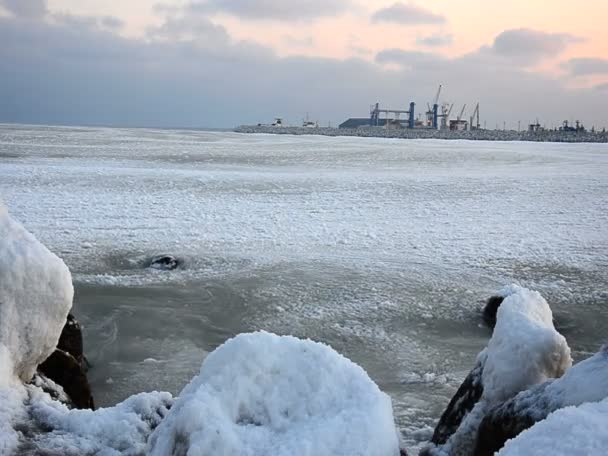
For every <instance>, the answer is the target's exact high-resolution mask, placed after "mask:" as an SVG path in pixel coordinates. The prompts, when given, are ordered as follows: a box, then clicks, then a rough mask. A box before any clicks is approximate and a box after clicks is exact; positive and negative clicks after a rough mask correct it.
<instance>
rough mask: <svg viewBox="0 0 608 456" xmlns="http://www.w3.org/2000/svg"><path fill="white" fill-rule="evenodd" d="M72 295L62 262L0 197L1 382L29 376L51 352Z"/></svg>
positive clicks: (63, 322)
mask: <svg viewBox="0 0 608 456" xmlns="http://www.w3.org/2000/svg"><path fill="white" fill-rule="evenodd" d="M73 295H74V289H73V287H72V277H71V274H70V271H69V270H68V268H67V266H66V265H65V264H64V263H63V261H62V260H61V259H59V258H58V257H57V256H56V255H54V254H53V253H51V252H50V251H49V250H48V249H47V248H46V247H45V246H43V245H42V244H41V243H40V242H38V240H37V239H36V238H35V237H34V236H33V235H32V234H31V233H29V232H28V231H27V230H25V228H23V227H22V226H21V225H20V224H19V223H17V222H16V221H14V220H13V219H12V218H11V217H10V216H9V215H8V211H7V210H6V208H5V207H4V206H3V205H2V204H1V203H0V347H2V346H4V347H5V348H6V351H5V353H8V358H9V359H7V360H3V366H2V368H0V374H2V377H4V378H0V386H1V385H2V384H3V383H7V382H9V381H12V380H11V379H12V378H18V379H20V380H21V381H22V382H24V383H27V382H29V381H30V380H31V379H32V377H33V375H34V373H35V372H36V367H37V366H38V365H39V364H40V363H42V362H43V361H44V360H45V359H46V358H48V357H49V355H51V353H53V350H55V347H56V346H57V341H58V339H59V335H60V334H61V330H62V328H63V326H64V324H65V321H66V317H67V315H68V312H69V311H70V308H71V307H72V298H73ZM0 351H2V350H0ZM8 364H10V367H7V365H8Z"/></svg>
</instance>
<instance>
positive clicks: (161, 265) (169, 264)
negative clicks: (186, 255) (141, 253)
mask: <svg viewBox="0 0 608 456" xmlns="http://www.w3.org/2000/svg"><path fill="white" fill-rule="evenodd" d="M181 263H182V262H181V260H179V259H177V258H175V257H174V256H172V255H158V256H155V257H153V258H152V259H151V260H150V263H149V264H148V267H149V268H152V269H160V270H163V271H172V270H173V269H177V267H178V266H179V265H180V264H181Z"/></svg>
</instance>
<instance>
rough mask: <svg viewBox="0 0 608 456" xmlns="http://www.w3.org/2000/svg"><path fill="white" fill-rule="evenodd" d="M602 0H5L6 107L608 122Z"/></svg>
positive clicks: (195, 120)
mask: <svg viewBox="0 0 608 456" xmlns="http://www.w3.org/2000/svg"><path fill="white" fill-rule="evenodd" d="M606 20H608V1H606V0H579V1H577V2H576V3H573V2H572V1H571V0H568V1H565V0H534V1H530V0H501V1H499V0H459V1H458V2H454V1H453V0H434V1H433V2H422V1H418V0H416V1H409V0H405V1H393V0H388V1H385V0H376V1H363V0H289V1H286V0H121V1H111V0H0V43H1V44H0V122H17V123H42V124H61V125H64V124H66V125H115V126H149V127H212V128H213V127H222V128H229V127H233V126H236V125H239V124H253V123H259V122H262V123H266V122H270V121H272V119H273V118H274V117H283V118H285V119H286V120H287V121H288V122H289V123H291V124H299V123H301V122H302V119H303V118H304V117H305V116H306V115H308V116H309V117H310V119H312V120H317V121H319V123H320V124H321V125H327V124H331V125H337V124H338V123H340V122H342V121H343V120H345V119H346V118H348V117H367V116H368V115H369V108H370V105H372V104H373V103H376V102H379V103H380V104H381V106H382V107H386V108H391V109H405V108H406V107H407V106H408V105H409V102H410V101H414V102H416V104H417V109H418V111H419V112H421V111H422V110H425V108H426V105H427V103H429V102H432V101H433V99H434V98H435V94H436V92H437V88H438V86H439V84H441V85H442V86H443V89H442V94H441V99H440V101H441V102H442V103H449V104H452V103H453V104H454V111H453V112H454V113H456V112H459V111H460V110H461V109H462V107H463V105H465V104H466V108H465V111H464V112H465V114H464V115H465V116H468V115H470V114H471V113H472V111H473V108H474V106H475V104H476V103H479V104H480V115H481V123H482V125H486V126H487V127H488V128H495V127H496V126H497V125H498V126H499V128H502V127H503V125H506V126H507V128H517V127H518V124H521V125H522V128H525V125H527V124H528V123H531V122H534V121H536V120H537V119H538V121H539V122H540V123H541V124H542V125H545V126H547V127H549V128H551V127H554V126H559V125H561V123H562V121H564V120H569V121H570V122H573V121H575V120H580V121H582V122H583V123H584V124H585V125H586V126H587V127H589V128H590V127H591V126H596V128H601V127H603V126H606V127H608V27H607V26H606Z"/></svg>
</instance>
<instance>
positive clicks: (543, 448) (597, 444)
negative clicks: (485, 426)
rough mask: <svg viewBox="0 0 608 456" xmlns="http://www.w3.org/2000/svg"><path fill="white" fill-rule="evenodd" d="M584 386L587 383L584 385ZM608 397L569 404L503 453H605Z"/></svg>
mask: <svg viewBox="0 0 608 456" xmlns="http://www.w3.org/2000/svg"><path fill="white" fill-rule="evenodd" d="M581 386H583V385H581ZM606 423H608V399H607V400H603V401H601V402H593V403H587V404H583V405H581V406H579V407H573V406H571V407H566V408H564V409H561V410H558V411H556V412H554V413H552V414H551V415H549V417H548V418H547V419H545V420H543V421H540V422H538V423H536V424H535V425H534V426H532V427H531V428H530V429H528V430H527V431H524V432H522V433H521V434H520V435H519V436H518V437H517V438H515V439H513V440H510V441H508V442H507V444H506V445H505V446H504V448H503V449H502V450H501V451H500V452H499V453H498V454H499V456H545V455H551V456H602V455H605V454H606V449H607V448H608V426H606Z"/></svg>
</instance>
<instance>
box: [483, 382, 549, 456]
mask: <svg viewBox="0 0 608 456" xmlns="http://www.w3.org/2000/svg"><path fill="white" fill-rule="evenodd" d="M551 383H552V381H548V382H546V383H543V384H541V385H536V386H534V387H532V388H530V389H529V390H526V391H522V392H521V393H519V394H518V395H516V396H515V397H512V398H511V399H509V400H507V401H505V402H504V403H502V404H500V405H498V406H496V407H494V408H493V409H491V410H489V411H488V412H487V413H486V415H485V416H484V418H483V420H482V421H481V424H480V425H479V432H478V433H477V441H476V443H475V452H474V454H475V456H491V455H493V454H494V453H495V452H497V451H498V450H500V449H501V448H502V447H503V446H504V444H505V443H506V442H507V440H509V439H512V438H515V437H516V436H518V435H519V434H520V433H521V432H523V431H525V430H526V429H528V428H530V427H532V426H533V425H534V424H535V423H537V422H538V421H541V420H544V419H545V418H546V417H547V416H548V415H549V414H550V413H552V412H553V411H555V410H556V409H558V408H559V406H558V405H557V404H556V403H554V402H553V401H552V400H551V399H552V398H551V396H550V395H549V394H545V391H546V388H547V386H549V385H550V384H551Z"/></svg>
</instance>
